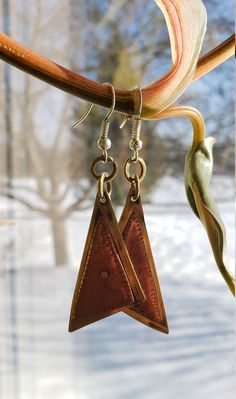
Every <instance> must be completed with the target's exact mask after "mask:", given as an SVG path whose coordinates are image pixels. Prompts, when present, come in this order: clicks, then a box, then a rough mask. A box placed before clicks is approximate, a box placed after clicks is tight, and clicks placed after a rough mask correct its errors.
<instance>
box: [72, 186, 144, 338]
mask: <svg viewBox="0 0 236 399" xmlns="http://www.w3.org/2000/svg"><path fill="white" fill-rule="evenodd" d="M144 300H145V296H144V293H143V290H142V288H141V286H140V284H139V281H138V278H137V275H136V273H135V270H134V267H133V265H132V262H131V260H130V257H129V254H128V251H127V248H126V246H125V244H124V240H123V237H122V234H121V232H120V229H119V226H118V222H117V220H116V217H115V215H114V211H113V208H112V205H111V201H110V199H109V196H108V195H107V194H106V202H105V203H101V202H100V199H99V197H98V196H97V198H96V202H95V206H94V210H93V215H92V219H91V223H90V227H89V231H88V236H87V240H86V244H85V249H84V253H83V257H82V262H81V266H80V271H79V275H78V279H77V283H76V287H75V292H74V297H73V301H72V306H71V314H70V322H69V331H70V332H72V331H75V330H77V329H79V328H81V327H84V326H86V325H88V324H90V323H93V322H95V321H97V320H100V319H103V318H104V317H107V316H110V315H112V314H114V313H116V312H118V311H120V310H122V309H123V308H124V307H129V306H131V305H134V304H135V303H141V302H143V301H144Z"/></svg>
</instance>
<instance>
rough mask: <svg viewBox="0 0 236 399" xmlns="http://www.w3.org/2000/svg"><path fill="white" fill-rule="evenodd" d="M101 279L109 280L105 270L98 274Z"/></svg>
mask: <svg viewBox="0 0 236 399" xmlns="http://www.w3.org/2000/svg"><path fill="white" fill-rule="evenodd" d="M100 276H101V278H103V279H105V280H107V279H108V278H109V273H108V271H107V270H102V271H101V273H100Z"/></svg>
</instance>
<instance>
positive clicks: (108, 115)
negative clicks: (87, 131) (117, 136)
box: [72, 82, 116, 128]
mask: <svg viewBox="0 0 236 399" xmlns="http://www.w3.org/2000/svg"><path fill="white" fill-rule="evenodd" d="M103 84H104V85H105V86H110V87H111V90H112V105H111V108H110V110H109V112H108V114H107V115H106V116H105V118H104V120H108V119H109V118H110V117H111V115H112V114H113V112H114V109H115V106H116V93H115V89H114V87H113V86H112V84H111V83H109V82H105V83H103ZM93 106H94V104H90V105H89V107H88V109H87V110H86V111H85V113H84V115H82V116H81V118H80V119H78V121H77V122H75V124H74V125H73V126H72V127H73V128H76V127H77V126H78V125H80V124H81V123H82V122H83V121H84V120H85V119H86V118H87V117H88V115H89V114H90V112H91V110H92V108H93Z"/></svg>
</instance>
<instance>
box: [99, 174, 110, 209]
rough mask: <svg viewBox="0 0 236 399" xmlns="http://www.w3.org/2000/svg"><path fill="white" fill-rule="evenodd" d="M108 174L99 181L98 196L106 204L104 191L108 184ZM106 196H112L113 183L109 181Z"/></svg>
mask: <svg viewBox="0 0 236 399" xmlns="http://www.w3.org/2000/svg"><path fill="white" fill-rule="evenodd" d="M106 177H107V173H106V172H103V173H102V174H101V175H100V176H99V179H98V195H99V198H100V201H101V202H106V196H105V191H104V184H105V183H106V180H105V179H106ZM106 184H107V189H106V194H108V195H109V196H110V194H111V183H110V182H109V181H108V182H107V183H106Z"/></svg>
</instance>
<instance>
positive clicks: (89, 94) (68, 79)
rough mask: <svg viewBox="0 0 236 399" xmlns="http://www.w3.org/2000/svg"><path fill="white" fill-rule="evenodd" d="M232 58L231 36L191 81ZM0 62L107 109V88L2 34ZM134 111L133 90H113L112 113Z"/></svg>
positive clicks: (204, 60)
mask: <svg viewBox="0 0 236 399" xmlns="http://www.w3.org/2000/svg"><path fill="white" fill-rule="evenodd" d="M233 54H234V35H232V36H231V37H230V38H229V39H227V40H226V41H225V42H224V43H222V44H220V45H219V46H218V47H216V48H215V49H213V50H212V51H210V52H209V53H207V54H206V55H205V56H204V57H202V58H201V59H200V60H199V62H198V66H197V70H196V74H195V76H194V77H193V81H195V80H197V79H199V78H201V77H202V76H204V75H205V74H207V73H208V72H210V71H211V70H213V69H214V68H216V67H217V66H218V65H220V64H221V63H223V62H224V61H226V60H227V59H228V58H230V57H231V56H232V55H233ZM0 59H2V60H3V61H6V62H8V63H9V64H11V65H13V66H15V67H17V68H19V69H21V70H22V71H24V72H26V73H29V74H31V75H33V76H35V77H37V78H39V79H41V80H43V81H44V82H46V83H48V84H50V85H52V86H55V87H57V88H58V89H60V90H63V91H65V92H67V93H70V94H72V95H74V96H76V97H79V98H81V99H83V100H86V101H89V102H93V103H94V104H97V105H100V106H102V107H106V108H109V107H110V106H111V103H112V95H111V92H110V88H109V87H107V86H105V85H102V84H101V83H97V82H95V81H92V80H90V79H87V78H85V77H84V76H81V75H79V74H77V73H75V72H72V71H70V70H69V69H66V68H64V67H63V66H61V65H58V64H56V63H54V62H53V61H50V60H49V59H47V58H45V57H43V56H41V55H40V54H38V53H36V52H33V51H32V50H29V49H27V48H26V47H24V46H22V45H21V44H19V43H17V42H16V41H15V40H13V39H11V38H10V37H9V36H7V35H5V34H4V33H0ZM144 92H145V89H144ZM147 106H148V104H146V103H145V97H144V112H143V117H144V118H146V119H153V116H150V115H149V116H147V117H145V107H147ZM134 108H135V92H134V91H133V90H126V91H125V90H118V89H116V111H118V112H121V113H125V114H129V115H132V114H134Z"/></svg>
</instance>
